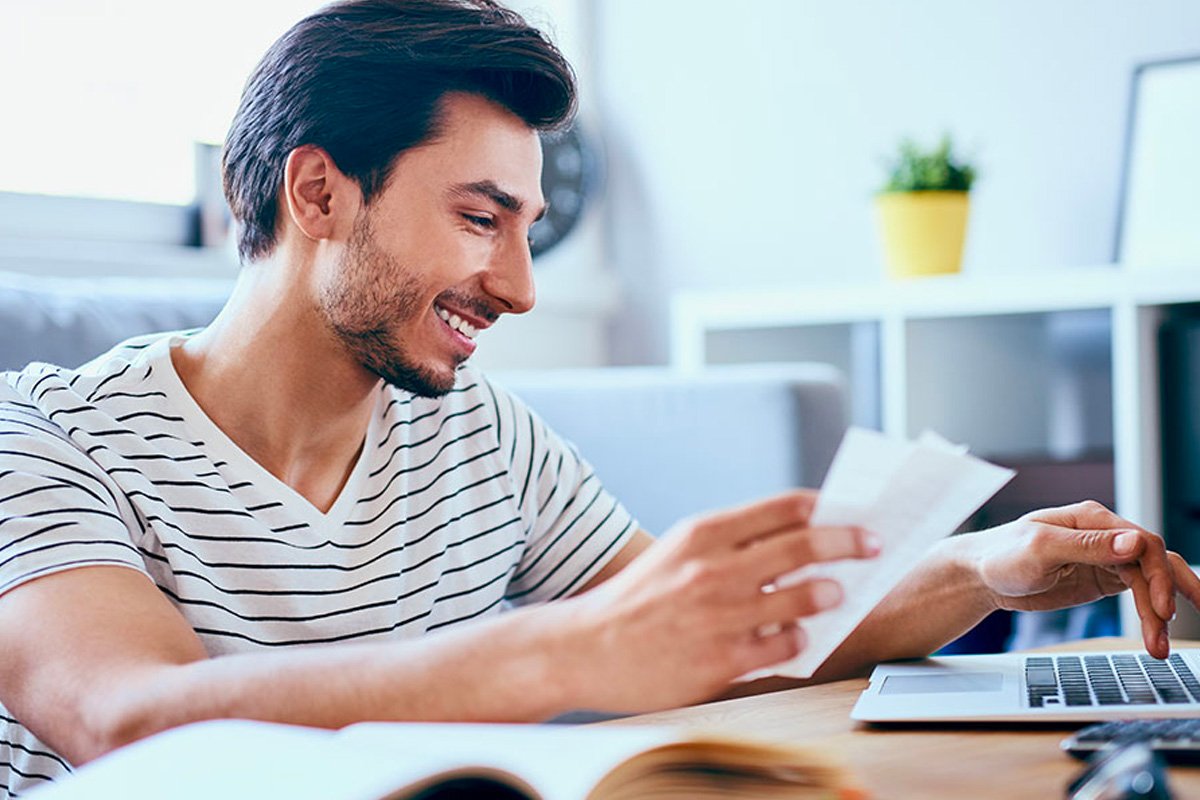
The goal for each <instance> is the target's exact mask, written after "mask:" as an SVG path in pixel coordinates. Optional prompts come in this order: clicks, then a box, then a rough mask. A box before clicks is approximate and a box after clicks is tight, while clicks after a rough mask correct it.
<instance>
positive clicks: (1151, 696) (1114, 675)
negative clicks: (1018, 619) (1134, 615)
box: [1025, 653, 1200, 708]
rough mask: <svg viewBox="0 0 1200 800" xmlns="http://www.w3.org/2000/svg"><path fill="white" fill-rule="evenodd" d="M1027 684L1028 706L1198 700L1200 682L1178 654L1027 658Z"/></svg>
mask: <svg viewBox="0 0 1200 800" xmlns="http://www.w3.org/2000/svg"><path fill="white" fill-rule="evenodd" d="M1025 686H1026V689H1027V690H1028V701H1029V707H1030V708H1046V707H1061V706H1122V705H1153V704H1173V703H1197V702H1200V681H1197V680H1196V676H1195V675H1193V674H1192V671H1191V669H1189V668H1188V666H1187V664H1185V663H1184V661H1183V657H1182V656H1180V655H1179V654H1178V653H1172V654H1171V657H1170V658H1167V659H1166V660H1161V661H1160V660H1159V659H1157V658H1153V657H1151V656H1149V655H1146V654H1145V653H1110V654H1104V655H1084V656H1069V655H1062V656H1028V657H1027V658H1026V659H1025Z"/></svg>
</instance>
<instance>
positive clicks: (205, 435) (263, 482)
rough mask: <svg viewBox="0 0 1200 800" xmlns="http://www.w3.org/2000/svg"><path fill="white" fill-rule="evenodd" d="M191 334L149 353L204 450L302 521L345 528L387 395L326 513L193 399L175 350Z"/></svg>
mask: <svg viewBox="0 0 1200 800" xmlns="http://www.w3.org/2000/svg"><path fill="white" fill-rule="evenodd" d="M187 338H188V337H187V335H184V334H171V335H169V336H164V337H163V338H162V339H160V340H158V341H157V342H155V343H154V344H153V345H151V346H150V348H149V349H148V351H147V354H146V356H147V360H148V361H149V363H151V364H152V365H153V368H154V371H153V374H154V377H152V378H151V380H154V379H155V378H157V379H158V380H159V381H160V382H161V386H162V388H163V389H164V391H165V392H166V394H167V396H168V397H169V398H171V400H172V403H173V405H174V406H175V408H176V410H178V412H179V414H180V415H181V416H182V417H183V418H184V424H185V425H187V426H188V427H189V428H190V429H192V430H193V431H194V432H195V433H196V434H197V435H198V436H199V437H200V439H201V440H202V441H203V442H204V449H205V451H206V452H207V453H208V455H209V457H210V458H211V459H212V460H213V461H222V460H223V461H225V462H226V463H227V464H228V465H230V467H232V468H233V469H234V470H235V471H236V472H237V473H239V476H241V477H244V479H246V480H250V481H251V482H252V483H253V484H254V485H255V486H256V487H257V488H258V489H260V490H261V491H262V492H263V493H265V494H268V495H274V496H275V498H276V499H278V500H279V501H280V502H282V503H283V504H284V506H285V507H286V508H288V509H289V510H291V511H292V512H293V513H295V514H296V515H297V516H298V517H300V518H301V519H302V520H304V521H306V522H308V523H309V524H310V525H312V526H314V527H323V528H328V527H340V526H341V525H342V524H343V523H345V522H346V520H347V519H348V518H349V516H350V512H351V511H352V510H353V509H354V506H355V504H356V503H357V502H358V498H359V497H360V496H361V495H362V491H361V489H362V485H363V483H364V482H365V481H366V479H367V476H368V472H369V471H370V464H369V462H370V451H371V447H370V443H371V442H373V441H375V439H376V431H377V429H378V426H379V424H380V423H379V417H380V414H379V413H378V406H379V403H380V398H381V397H382V394H383V393H382V392H378V391H376V392H375V403H374V405H373V406H372V409H371V419H370V422H369V423H368V424H367V430H366V433H365V435H364V438H363V443H362V446H361V448H360V449H359V454H358V459H357V460H356V462H355V464H354V469H353V470H351V472H350V475H349V477H347V478H346V482H345V483H344V484H343V485H342V489H341V491H340V492H339V493H338V496H337V499H336V500H335V501H334V503H333V505H332V506H330V507H329V510H328V511H325V512H322V511H321V510H320V509H318V508H317V507H316V506H314V505H313V504H312V503H311V502H309V500H308V498H306V497H304V495H302V494H300V493H299V492H297V491H296V490H295V489H293V488H292V487H291V486H288V485H287V484H286V483H284V482H283V481H281V480H280V479H279V478H277V477H276V476H275V475H273V474H272V473H271V472H270V471H269V470H267V469H266V468H265V467H263V466H262V465H261V464H259V463H258V462H257V461H255V460H254V459H253V458H251V457H250V456H249V455H248V454H247V453H246V452H245V451H244V450H242V448H240V447H238V445H237V444H236V443H235V442H234V441H233V440H232V439H230V438H229V436H228V435H226V433H225V432H224V431H223V430H221V429H220V427H218V426H217V424H216V423H215V422H213V421H212V419H211V418H210V417H209V416H208V415H207V414H206V413H204V409H202V408H201V407H200V404H199V403H197V402H196V400H195V398H194V397H192V395H191V393H190V392H189V391H188V389H187V387H186V386H185V385H184V383H183V380H182V379H181V378H180V377H179V373H178V372H176V371H175V365H174V363H173V362H172V360H171V350H172V348H174V347H177V346H178V345H180V344H182V343H183V342H185V341H186V340H187Z"/></svg>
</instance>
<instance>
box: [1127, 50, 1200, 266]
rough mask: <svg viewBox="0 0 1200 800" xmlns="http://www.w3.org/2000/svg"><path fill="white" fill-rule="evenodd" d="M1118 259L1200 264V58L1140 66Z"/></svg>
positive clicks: (1149, 263) (1130, 127)
mask: <svg viewBox="0 0 1200 800" xmlns="http://www.w3.org/2000/svg"><path fill="white" fill-rule="evenodd" d="M1115 260H1116V262H1117V263H1118V264H1120V265H1123V266H1126V267H1129V268H1131V269H1176V268H1200V56H1195V57H1191V58H1177V59H1171V60H1169V61H1155V62H1150V63H1146V64H1142V65H1140V66H1139V67H1137V69H1136V70H1135V71H1134V74H1133V88H1132V92H1131V100H1130V110H1129V122H1128V130H1127V135H1126V144H1125V164H1124V173H1123V175H1122V181H1121V208H1120V214H1119V216H1118V221H1117V237H1116V246H1115Z"/></svg>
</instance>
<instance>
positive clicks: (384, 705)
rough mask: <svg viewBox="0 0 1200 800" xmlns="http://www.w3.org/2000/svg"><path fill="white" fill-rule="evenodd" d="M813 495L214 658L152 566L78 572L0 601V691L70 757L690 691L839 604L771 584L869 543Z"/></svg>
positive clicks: (829, 589) (765, 660) (743, 665)
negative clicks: (485, 606) (165, 735)
mask: <svg viewBox="0 0 1200 800" xmlns="http://www.w3.org/2000/svg"><path fill="white" fill-rule="evenodd" d="M813 498H814V495H813V494H812V493H807V492H797V493H793V494H789V495H784V496H781V497H776V498H773V499H770V500H766V501H762V502H759V503H754V504H751V505H748V506H746V507H743V508H740V509H735V510H732V511H727V512H721V513H718V514H712V515H708V516H706V517H702V518H698V519H696V520H692V521H689V522H687V523H683V524H681V525H680V526H679V527H678V528H677V529H676V530H675V531H673V532H672V533H671V534H670V535H668V536H666V537H664V538H663V539H662V540H660V541H658V542H656V543H655V544H654V546H652V547H649V548H646V549H645V551H644V552H642V553H641V555H640V556H639V557H637V558H636V559H634V560H633V562H632V563H630V564H629V565H628V566H627V567H626V568H625V569H623V570H621V571H620V572H619V573H618V574H616V575H614V576H612V577H611V578H609V579H608V580H606V581H603V582H602V583H600V584H599V585H597V586H594V587H593V588H592V589H591V590H590V591H587V592H585V593H582V594H580V595H577V596H575V597H571V598H568V599H566V600H562V601H558V602H554V603H548V604H545V605H541V606H533V607H529V608H524V609H520V610H517V611H514V612H511V613H508V614H504V615H501V616H499V617H495V618H492V619H489V620H486V621H481V622H478V623H472V624H468V625H464V626H462V627H460V628H450V629H446V630H444V631H439V632H437V633H435V634H430V635H428V636H426V637H424V638H421V639H417V640H408V641H398V642H388V643H363V644H345V645H332V646H325V647H311V648H304V649H288V650H279V651H270V652H262V653H255V654H246V655H233V656H222V657H219V658H207V657H206V653H205V652H204V649H203V647H202V645H201V643H200V641H199V640H198V639H197V637H196V635H195V633H194V632H193V631H192V630H191V628H190V626H189V625H188V624H187V622H186V621H185V620H184V618H183V617H182V616H181V615H180V614H179V612H178V611H177V610H176V609H175V608H174V606H172V605H171V603H170V602H169V601H168V600H167V599H166V598H165V596H163V595H162V593H161V592H159V590H158V589H157V588H156V587H155V586H154V585H153V584H152V583H151V582H150V581H149V580H147V578H146V577H145V576H144V575H141V574H139V573H138V572H136V571H135V570H132V569H127V568H123V567H87V568H78V569H72V570H68V571H64V572H60V573H56V574H53V575H49V576H46V577H42V578H38V579H35V580H32V581H29V582H28V583H25V584H22V585H20V586H18V587H16V588H15V589H12V590H10V591H9V592H7V593H6V594H4V595H2V596H0V652H3V653H4V658H3V659H0V699H2V700H3V702H4V704H5V705H6V706H7V707H8V708H9V709H10V710H12V711H13V712H14V714H15V715H16V716H17V717H18V718H19V719H20V720H21V721H22V723H24V724H25V725H26V726H27V727H29V728H30V729H31V730H32V731H33V732H34V734H36V735H37V736H38V737H39V738H41V739H42V740H43V741H45V742H46V743H47V744H49V745H50V746H51V747H53V748H55V749H56V750H58V751H59V752H61V753H62V754H63V755H64V756H66V757H67V758H68V759H69V760H71V761H72V762H74V763H77V764H78V763H82V762H84V761H87V760H89V759H91V758H94V757H96V756H98V755H100V754H102V753H104V752H107V751H108V750H110V749H112V748H114V747H117V746H120V745H122V744H124V743H126V742H129V741H132V740H135V739H137V738H140V737H143V736H146V735H149V734H152V733H155V732H157V731H160V730H163V729H165V728H168V727H172V726H175V725H180V724H184V723H187V722H192V721H196V720H201V719H210V718H217V717H241V718H250V719H262V720H270V721H279V722H289V723H297V724H305V725H315V726H323V727H340V726H343V725H346V724H349V723H352V722H357V721H361V720H401V719H406V720H479V721H500V720H506V721H522V720H538V719H544V718H547V717H550V716H553V715H556V714H558V713H561V712H565V711H568V710H573V709H579V708H588V709H595V710H601V711H614V712H636V711H649V710H654V709H659V708H667V707H672V706H677V705H682V704H686V703H690V702H695V701H698V700H701V699H704V698H706V697H709V696H711V695H712V694H714V693H715V692H716V691H717V690H718V688H719V687H721V686H724V685H726V684H728V683H729V682H730V681H731V680H733V679H734V678H736V677H737V676H739V675H742V674H745V673H746V672H748V671H750V670H753V669H757V668H759V667H763V666H766V665H769V664H773V663H778V662H779V661H782V660H784V659H787V658H790V657H792V656H794V655H795V654H796V652H798V650H799V647H800V646H801V642H800V641H799V640H798V638H797V636H796V633H795V630H794V628H793V626H792V621H793V620H795V619H798V618H801V617H804V616H807V615H809V614H812V613H815V612H816V611H819V610H821V609H824V608H828V607H829V606H830V604H831V603H832V602H835V601H836V600H837V598H838V596H839V593H838V590H837V588H836V585H831V583H830V582H829V581H810V582H806V583H803V584H800V585H798V586H796V587H792V588H789V589H786V590H781V591H778V592H774V593H771V594H765V593H763V592H762V591H761V587H762V586H763V585H764V584H765V583H768V582H769V581H770V580H771V578H772V577H773V576H774V574H776V571H777V570H781V571H791V570H793V569H795V568H797V567H799V566H802V565H804V564H807V563H811V562H814V561H828V560H836V559H843V558H850V557H865V556H870V555H873V554H874V552H876V550H875V548H874V547H873V545H872V544H871V542H870V540H869V537H867V536H866V535H865V534H864V533H863V532H862V531H859V530H857V529H847V528H823V529H822V528H816V529H814V528H809V527H807V520H808V515H809V513H810V512H811V509H812V506H813V502H814V499H813ZM634 541H637V540H636V539H635V540H634ZM643 542H644V540H643Z"/></svg>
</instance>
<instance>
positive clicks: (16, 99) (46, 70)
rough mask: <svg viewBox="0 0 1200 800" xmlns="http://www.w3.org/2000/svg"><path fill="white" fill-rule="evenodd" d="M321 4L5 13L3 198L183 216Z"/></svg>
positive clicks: (282, 1)
mask: <svg viewBox="0 0 1200 800" xmlns="http://www.w3.org/2000/svg"><path fill="white" fill-rule="evenodd" d="M320 5H322V3H320V2H314V0H206V2H203V3H181V2H174V1H173V0H170V1H168V2H164V1H163V0H38V2H32V3H5V4H3V5H0V75H3V76H4V79H3V80H2V81H0V108H2V109H3V110H4V111H3V114H2V118H3V124H2V125H0V153H3V154H4V165H3V167H2V168H0V191H10V192H29V193H36V194H52V195H78V196H85V197H104V198H120V199H128V200H141V201H149V202H159V203H172V204H185V203H188V202H190V201H191V199H192V197H193V195H194V192H195V177H194V166H193V148H194V142H197V141H200V142H220V141H222V140H223V139H224V137H225V132H226V129H227V128H228V127H229V122H230V120H232V118H233V113H234V111H235V110H236V108H237V101H238V98H239V96H240V95H241V89H242V85H243V84H244V82H245V80H246V77H247V76H248V75H249V74H250V71H251V70H252V69H253V68H254V65H255V63H257V61H258V59H259V58H260V57H261V56H262V54H263V53H264V52H265V51H266V49H267V47H269V46H270V44H271V42H272V41H274V40H275V39H276V38H277V37H278V36H279V35H280V34H281V33H282V32H283V31H284V30H286V29H287V28H288V27H290V26H291V25H292V24H293V23H294V22H295V21H297V20H299V19H300V18H301V17H303V16H304V15H305V14H307V13H309V12H310V11H312V10H314V9H316V8H318V7H319V6H320Z"/></svg>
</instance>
